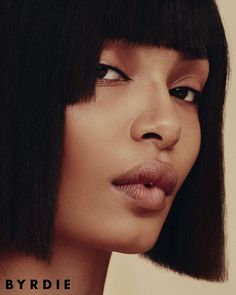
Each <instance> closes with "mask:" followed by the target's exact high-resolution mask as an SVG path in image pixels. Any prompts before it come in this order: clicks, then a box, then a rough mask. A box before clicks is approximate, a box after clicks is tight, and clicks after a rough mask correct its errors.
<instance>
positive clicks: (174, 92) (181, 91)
mask: <svg viewBox="0 0 236 295" xmlns="http://www.w3.org/2000/svg"><path fill="white" fill-rule="evenodd" d="M109 70H111V71H113V72H114V73H116V74H118V75H119V76H120V78H117V79H104V78H103V75H104V76H106V75H107V73H108V71H109ZM102 71H103V72H102ZM104 71H105V73H104ZM101 72H102V76H99V74H100V75H101ZM97 80H98V84H100V85H104V86H106V85H108V86H109V85H111V84H113V83H116V82H118V81H132V79H130V78H129V77H128V76H127V75H126V74H125V73H124V72H122V71H121V70H120V69H119V68H117V67H114V66H111V65H107V64H103V63H101V64H99V65H98V66H97ZM189 92H192V93H193V95H194V97H193V99H192V100H191V101H189V100H186V97H187V96H188V95H189ZM169 94H170V95H171V96H173V97H176V98H178V99H181V100H184V101H186V102H188V103H192V104H196V103H197V102H198V100H199V98H200V96H201V92H200V91H198V90H196V89H194V88H192V87H187V86H178V87H175V88H172V89H169Z"/></svg>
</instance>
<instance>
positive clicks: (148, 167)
mask: <svg viewBox="0 0 236 295" xmlns="http://www.w3.org/2000/svg"><path fill="white" fill-rule="evenodd" d="M150 183H152V184H153V185H155V186H156V187H158V188H161V189H162V190H163V191H164V192H165V194H166V195H170V194H171V192H172V191H173V189H174V187H175V185H176V183H177V173H176V171H175V169H174V167H173V166H172V165H171V164H169V163H166V162H161V161H159V160H158V161H155V162H152V163H143V164H140V165H137V166H136V167H134V168H132V169H130V170H128V171H127V172H125V173H124V174H122V175H120V176H119V177H117V178H116V179H115V180H114V181H113V182H112V184H113V185H116V186H121V185H128V184H143V185H144V184H150Z"/></svg>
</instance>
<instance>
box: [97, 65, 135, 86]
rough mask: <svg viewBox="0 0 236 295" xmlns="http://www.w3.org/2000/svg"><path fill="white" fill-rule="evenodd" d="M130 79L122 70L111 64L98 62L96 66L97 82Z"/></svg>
mask: <svg viewBox="0 0 236 295" xmlns="http://www.w3.org/2000/svg"><path fill="white" fill-rule="evenodd" d="M128 80H131V79H130V78H129V77H128V76H127V75H126V74H125V73H124V72H122V71H121V70H120V69H118V68H117V67H113V66H111V65H106V64H99V65H98V66H97V81H98V83H102V84H105V83H111V82H116V81H128Z"/></svg>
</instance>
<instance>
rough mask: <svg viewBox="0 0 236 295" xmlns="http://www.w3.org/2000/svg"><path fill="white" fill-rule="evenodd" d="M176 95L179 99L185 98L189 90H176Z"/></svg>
mask: <svg viewBox="0 0 236 295" xmlns="http://www.w3.org/2000/svg"><path fill="white" fill-rule="evenodd" d="M174 93H175V94H176V96H177V97H178V98H185V97H186V96H187V94H188V89H187V88H176V89H174Z"/></svg>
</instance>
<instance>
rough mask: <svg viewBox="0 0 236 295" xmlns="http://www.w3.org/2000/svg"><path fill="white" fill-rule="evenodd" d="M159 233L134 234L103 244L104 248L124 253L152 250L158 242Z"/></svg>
mask: <svg viewBox="0 0 236 295" xmlns="http://www.w3.org/2000/svg"><path fill="white" fill-rule="evenodd" d="M158 237H159V234H158V235H153V234H152V233H150V234H149V235H147V234H143V235H137V236H135V235H133V236H127V235H126V237H125V236H123V238H122V239H120V237H119V240H118V239H113V240H112V241H109V242H108V244H106V245H103V246H102V248H104V249H106V250H109V251H111V252H113V251H114V252H120V253H124V254H139V253H143V252H146V251H148V250H150V249H151V248H152V247H153V246H154V244H155V243H156V241H157V239H158Z"/></svg>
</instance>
